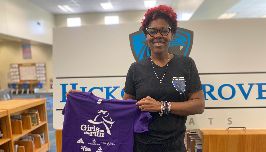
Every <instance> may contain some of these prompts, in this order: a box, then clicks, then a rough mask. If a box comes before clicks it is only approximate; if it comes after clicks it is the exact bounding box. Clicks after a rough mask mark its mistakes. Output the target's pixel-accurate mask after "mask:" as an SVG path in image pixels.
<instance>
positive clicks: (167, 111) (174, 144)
mask: <svg viewBox="0 0 266 152" xmlns="http://www.w3.org/2000/svg"><path fill="white" fill-rule="evenodd" d="M144 17H145V18H144V19H143V22H142V27H141V29H142V30H143V32H144V33H145V36H146V43H147V45H148V46H149V48H150V50H151V56H150V57H149V58H147V59H146V60H143V61H140V62H137V63H133V64H132V65H131V66H130V68H129V70H128V74H127V78H126V82H125V95H124V97H123V99H136V100H138V102H137V106H138V107H139V108H140V109H141V111H149V112H151V114H152V116H153V118H152V121H151V123H150V125H149V132H146V133H141V134H136V135H135V137H134V138H135V142H134V152H184V151H185V146H184V133H185V130H186V127H185V122H186V116H188V115H193V114H200V113H202V112H203V111H204V96H203V92H202V90H201V82H200V78H199V75H198V71H197V68H196V65H195V63H194V61H193V60H192V59H191V58H189V57H183V56H176V55H174V54H170V53H168V48H169V42H170V41H171V40H172V38H173V36H174V34H175V32H176V28H177V21H176V13H175V12H174V11H173V9H172V8H171V7H168V6H165V5H160V6H158V7H154V8H151V9H149V10H148V11H147V12H146V13H145V16H144Z"/></svg>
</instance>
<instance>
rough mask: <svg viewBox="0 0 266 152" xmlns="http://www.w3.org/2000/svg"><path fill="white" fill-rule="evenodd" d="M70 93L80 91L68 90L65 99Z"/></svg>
mask: <svg viewBox="0 0 266 152" xmlns="http://www.w3.org/2000/svg"><path fill="white" fill-rule="evenodd" d="M70 92H81V91H80V90H72V89H71V90H69V91H68V92H67V93H66V97H67V96H68V94H69V93H70Z"/></svg>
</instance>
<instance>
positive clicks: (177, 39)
mask: <svg viewBox="0 0 266 152" xmlns="http://www.w3.org/2000/svg"><path fill="white" fill-rule="evenodd" d="M129 40H130V46H131V50H132V54H133V56H134V58H135V60H136V61H137V62H138V61H141V60H143V59H146V58H147V57H149V56H150V55H151V52H150V49H149V47H148V46H147V45H146V37H145V34H144V33H143V31H142V30H139V31H137V32H134V33H132V34H130V35H129ZM192 44H193V31H191V30H188V29H184V28H180V27H178V28H177V29H176V34H175V35H174V38H173V40H172V41H171V42H170V44H169V45H170V46H169V53H173V54H176V55H184V56H189V54H190V52H191V48H192Z"/></svg>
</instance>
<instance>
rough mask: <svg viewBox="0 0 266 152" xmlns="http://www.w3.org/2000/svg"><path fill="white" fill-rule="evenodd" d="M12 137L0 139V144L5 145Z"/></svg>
mask: <svg viewBox="0 0 266 152" xmlns="http://www.w3.org/2000/svg"><path fill="white" fill-rule="evenodd" d="M10 140H11V139H10V138H4V139H0V145H3V144H5V143H7V142H9V141H10Z"/></svg>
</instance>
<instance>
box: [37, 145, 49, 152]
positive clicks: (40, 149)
mask: <svg viewBox="0 0 266 152" xmlns="http://www.w3.org/2000/svg"><path fill="white" fill-rule="evenodd" d="M48 150H49V144H48V143H45V144H43V145H42V147H41V148H38V149H35V152H46V151H48Z"/></svg>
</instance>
